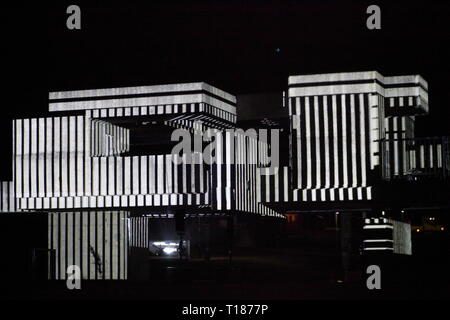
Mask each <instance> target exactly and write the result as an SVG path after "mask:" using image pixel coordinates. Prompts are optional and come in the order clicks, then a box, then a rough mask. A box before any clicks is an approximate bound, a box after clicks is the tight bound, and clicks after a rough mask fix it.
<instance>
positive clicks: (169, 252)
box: [163, 247, 177, 254]
mask: <svg viewBox="0 0 450 320" xmlns="http://www.w3.org/2000/svg"><path fill="white" fill-rule="evenodd" d="M163 251H164V253H165V254H172V253H174V252H175V251H177V249H176V248H172V247H165V248H164V249H163Z"/></svg>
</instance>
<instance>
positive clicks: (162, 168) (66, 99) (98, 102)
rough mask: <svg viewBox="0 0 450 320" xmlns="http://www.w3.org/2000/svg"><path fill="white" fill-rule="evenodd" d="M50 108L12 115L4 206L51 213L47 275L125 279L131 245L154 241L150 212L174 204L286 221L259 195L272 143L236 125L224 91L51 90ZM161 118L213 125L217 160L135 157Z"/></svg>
mask: <svg viewBox="0 0 450 320" xmlns="http://www.w3.org/2000/svg"><path fill="white" fill-rule="evenodd" d="M49 110H50V112H57V115H55V116H53V117H45V118H31V119H17V120H14V121H13V181H10V182H2V184H1V192H2V199H1V207H0V208H1V211H9V212H11V211H43V212H48V249H49V250H50V252H51V253H52V255H53V257H54V261H55V264H54V265H55V266H54V268H53V269H54V274H52V275H49V277H51V278H55V279H65V278H66V273H65V271H66V268H67V266H69V265H71V264H76V265H79V266H80V268H81V272H82V278H83V279H92V280H96V279H97V280H99V279H127V278H128V274H127V266H128V254H129V250H128V249H129V247H133V246H134V247H144V248H145V247H148V239H149V238H148V237H149V234H148V225H149V223H150V221H151V220H150V218H149V217H148V214H151V215H155V214H156V215H164V214H168V212H172V211H171V210H173V209H174V208H177V207H178V208H183V209H184V210H185V211H186V214H187V215H192V214H196V211H197V210H198V209H201V210H202V211H201V212H209V213H219V214H223V213H224V212H240V213H255V214H260V215H270V216H279V217H281V215H279V214H278V213H277V212H275V211H273V210H271V209H269V208H267V207H266V206H264V205H263V204H262V203H261V202H260V199H258V196H257V195H258V188H259V177H260V176H259V174H258V162H257V161H259V162H260V163H265V161H266V160H264V159H265V158H267V157H266V156H265V155H266V153H265V151H267V150H268V147H267V145H264V144H261V143H259V142H258V141H257V139H256V137H254V136H251V135H250V136H249V135H247V134H245V132H240V131H237V132H235V131H234V129H236V98H235V97H234V96H232V95H230V94H228V93H226V92H224V91H222V90H219V89H217V88H214V87H211V86H209V85H207V84H205V83H191V84H179V85H163V86H148V87H132V88H116V89H99V90H82V91H69V92H52V93H50V94H49ZM161 124H162V125H163V126H164V127H165V128H168V130H169V131H170V130H172V131H173V130H175V129H179V128H182V129H185V130H187V131H189V132H191V133H196V134H203V133H205V132H206V131H207V130H215V139H214V143H215V158H216V161H215V162H214V163H211V164H207V163H204V162H203V161H200V162H199V163H186V161H182V162H181V163H179V162H178V161H177V160H180V159H179V157H189V156H191V155H195V156H198V157H200V159H201V160H202V158H201V154H198V153H195V151H193V153H192V154H185V155H182V156H180V155H176V154H171V150H168V151H167V152H165V153H164V152H162V153H157V154H154V153H150V154H134V153H133V152H134V151H135V149H136V146H134V145H133V143H134V142H133V141H134V140H133V135H134V131H133V130H135V128H136V127H138V128H148V127H150V128H151V126H153V125H155V126H157V125H161ZM231 129H233V131H226V130H231ZM155 130H157V129H155ZM148 139H149V140H151V139H152V134H151V131H150V133H149V135H148ZM168 142H170V141H161V143H168ZM249 159H251V160H252V161H253V162H251V163H248V160H249ZM184 160H186V159H184ZM266 162H267V161H266ZM136 210H139V211H136ZM205 210H206V211H205ZM131 213H134V214H133V217H131ZM136 214H137V215H142V214H143V215H144V216H136Z"/></svg>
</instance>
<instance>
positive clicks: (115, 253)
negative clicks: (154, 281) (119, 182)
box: [48, 210, 129, 280]
mask: <svg viewBox="0 0 450 320" xmlns="http://www.w3.org/2000/svg"><path fill="white" fill-rule="evenodd" d="M48 230H49V231H48V248H49V249H50V250H51V251H52V252H54V256H55V258H54V259H55V262H56V263H55V271H54V279H56V280H61V279H66V269H67V266H69V265H78V266H79V267H80V270H81V276H82V279H85V280H110V279H114V280H123V279H127V278H128V234H129V230H128V212H125V211H109V210H102V211H74V212H52V213H49V214H48ZM52 278H53V277H52Z"/></svg>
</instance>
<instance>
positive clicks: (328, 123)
mask: <svg viewBox="0 0 450 320" xmlns="http://www.w3.org/2000/svg"><path fill="white" fill-rule="evenodd" d="M427 88H428V86H427V83H426V81H425V80H423V79H422V78H421V77H420V76H399V77H384V76H382V75H381V74H379V73H378V72H375V71H373V72H354V73H334V74H317V75H301V76H291V77H289V80H288V95H287V99H288V107H289V117H290V130H291V147H290V152H291V155H290V167H286V168H281V169H282V170H281V171H282V174H281V175H278V176H274V177H270V178H268V177H266V184H265V187H264V192H263V193H262V194H261V197H262V201H263V202H287V201H293V202H335V201H369V200H372V199H373V198H374V184H375V182H376V181H377V179H382V177H383V171H384V170H386V168H385V167H386V166H385V165H384V161H385V159H386V158H385V156H386V155H385V152H386V147H385V146H386V145H387V144H386V143H383V141H385V140H386V139H393V138H394V139H397V138H398V139H407V138H414V119H415V116H417V115H421V114H425V113H427V112H428V93H427ZM387 148H388V149H389V150H390V155H389V157H391V158H392V167H393V169H394V171H395V172H399V171H402V170H406V169H407V168H409V167H410V165H409V158H408V157H409V151H408V150H407V149H408V148H407V147H406V146H405V145H401V144H399V143H396V142H390V143H389V144H388V146H387ZM436 149H439V147H436ZM403 159H404V160H403ZM402 161H404V163H405V165H404V166H403V165H402V163H403V162H402ZM407 163H408V165H407ZM436 165H437V164H436ZM271 179H272V181H271Z"/></svg>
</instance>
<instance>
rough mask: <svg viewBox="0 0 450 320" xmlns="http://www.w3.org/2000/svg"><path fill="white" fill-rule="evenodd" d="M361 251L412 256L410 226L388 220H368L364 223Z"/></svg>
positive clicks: (381, 218)
mask: <svg viewBox="0 0 450 320" xmlns="http://www.w3.org/2000/svg"><path fill="white" fill-rule="evenodd" d="M363 230H364V235H363V237H364V240H363V250H364V251H365V252H366V253H369V252H388V253H396V254H406V255H411V254H412V245H411V225H410V224H409V223H406V222H402V221H398V220H394V219H390V218H383V217H380V218H368V219H365V221H364V226H363Z"/></svg>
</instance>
